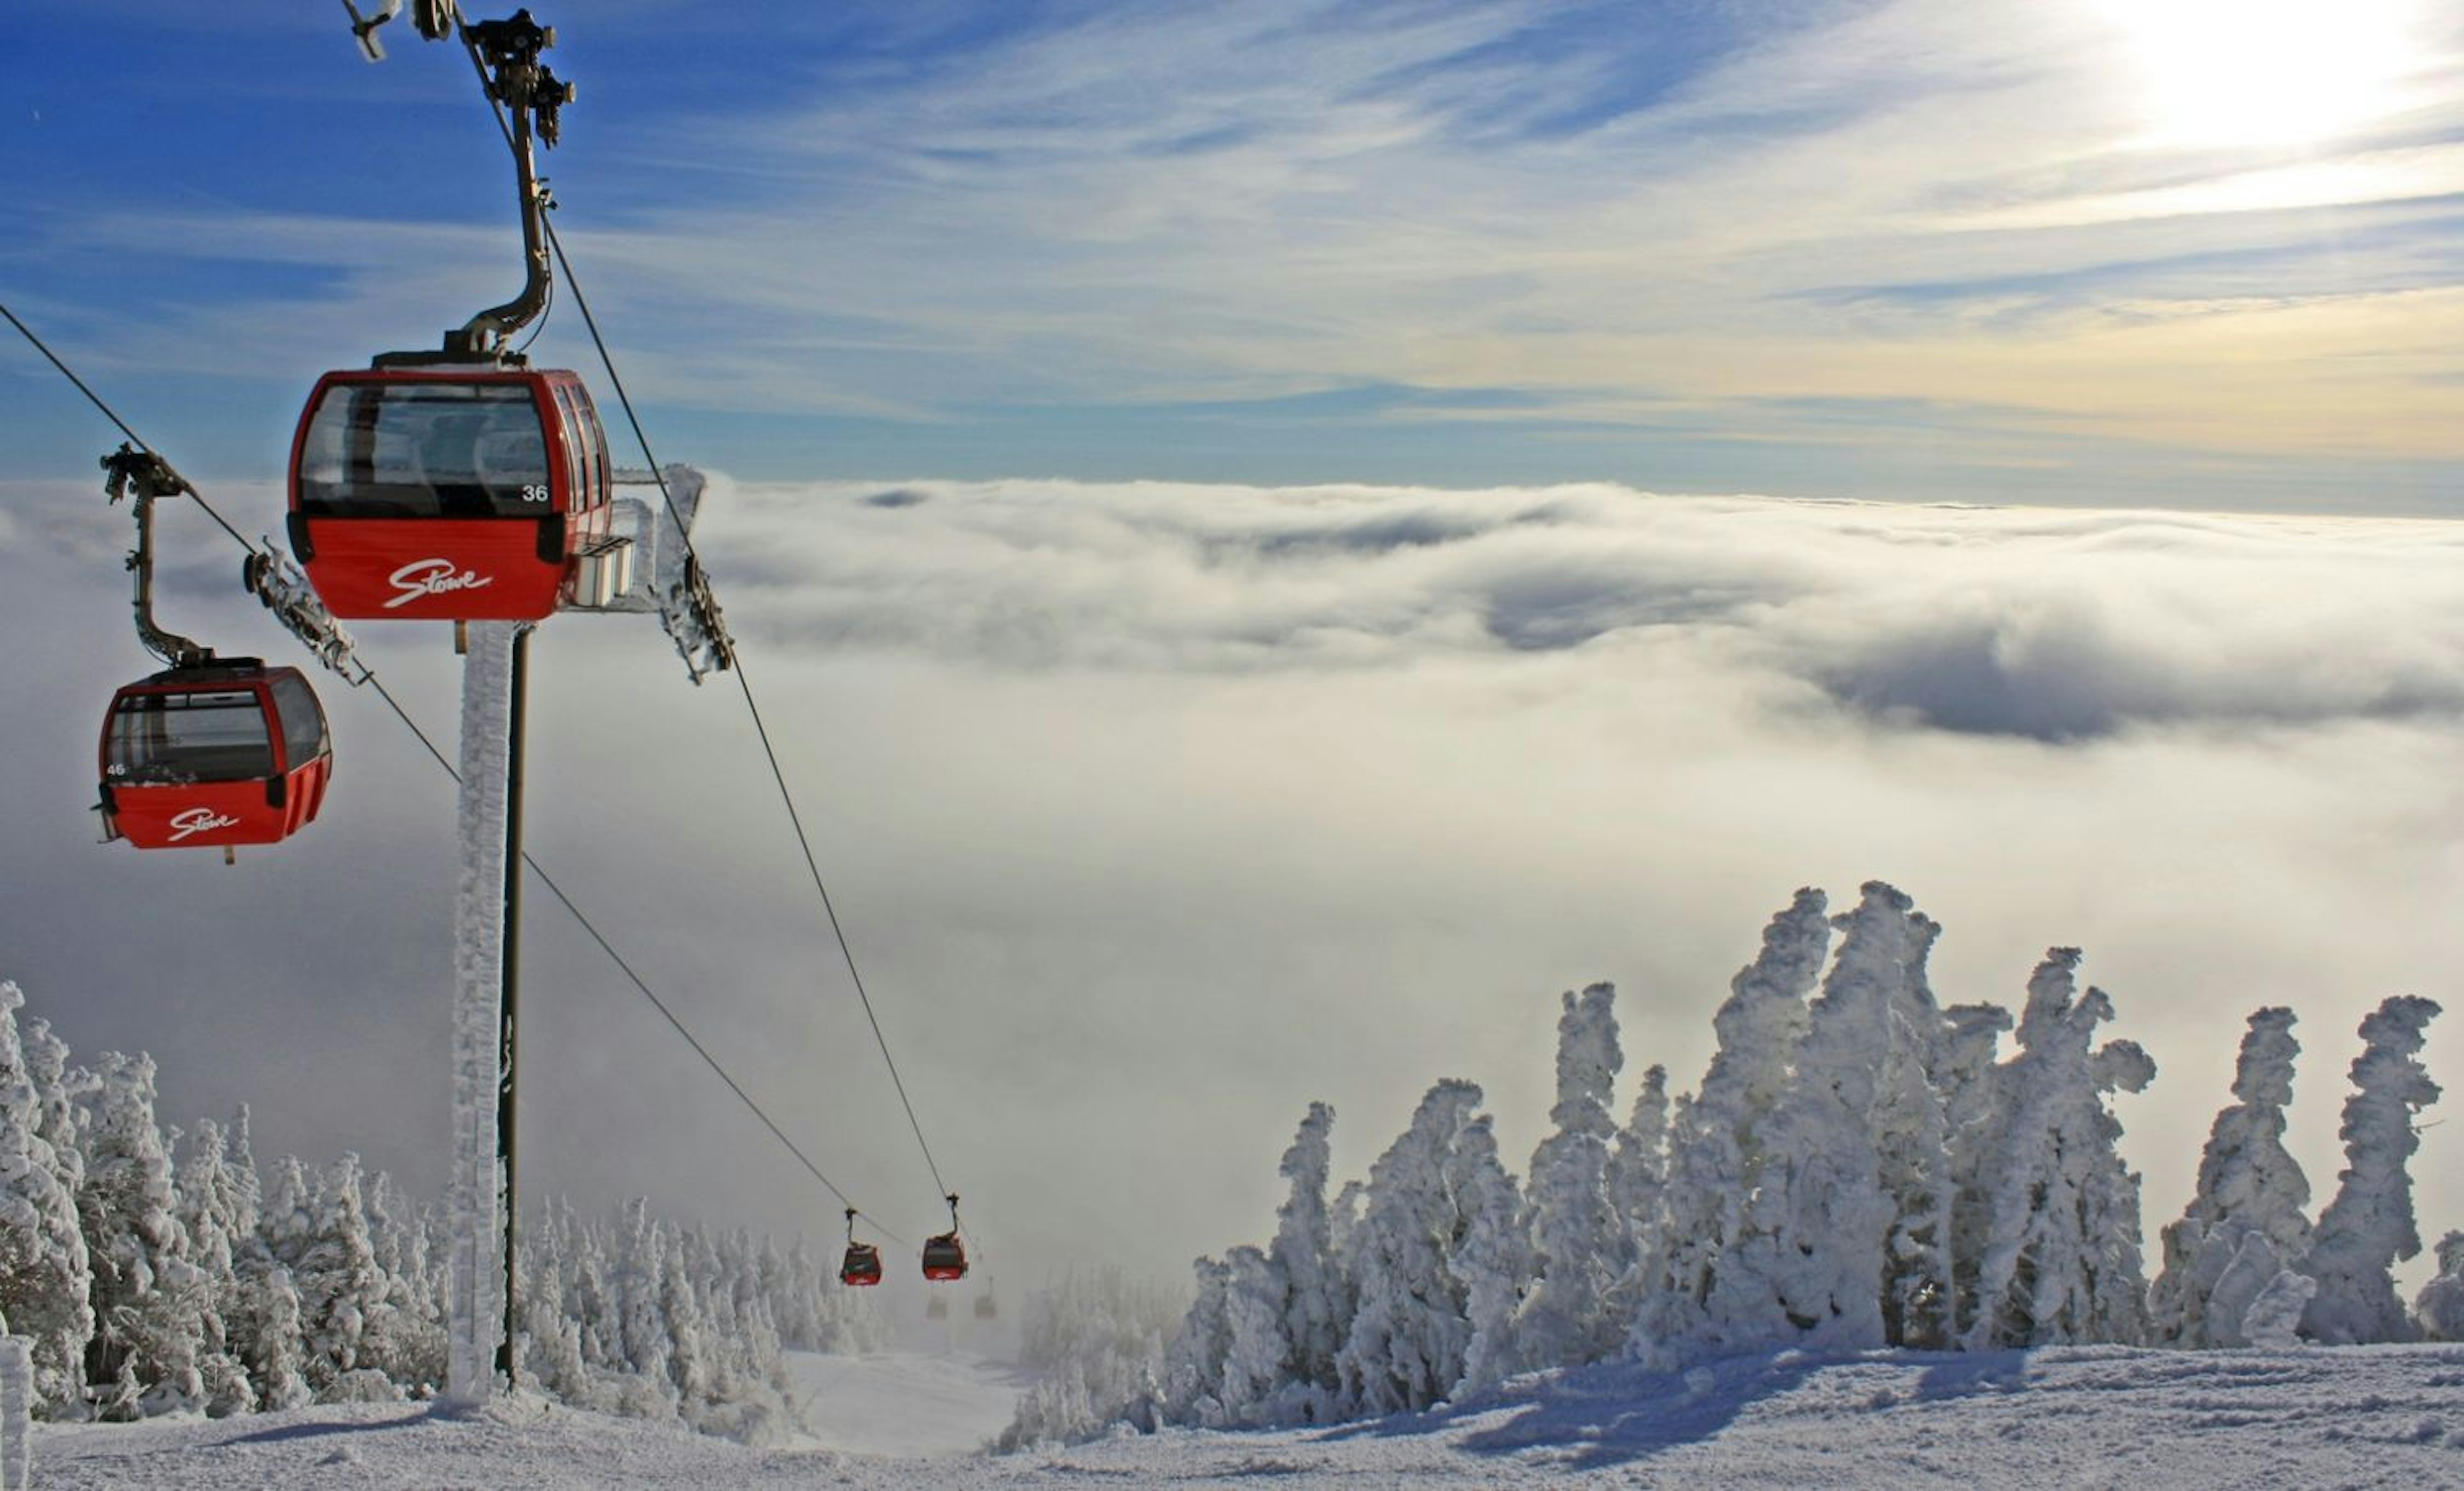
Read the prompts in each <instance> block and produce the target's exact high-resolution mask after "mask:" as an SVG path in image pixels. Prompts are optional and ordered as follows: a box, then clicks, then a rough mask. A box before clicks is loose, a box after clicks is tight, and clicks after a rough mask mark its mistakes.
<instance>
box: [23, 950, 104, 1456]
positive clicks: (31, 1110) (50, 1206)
mask: <svg viewBox="0 0 2464 1491" xmlns="http://www.w3.org/2000/svg"><path fill="white" fill-rule="evenodd" d="M24 1004H25V995H24V994H23V993H22V992H21V991H20V990H19V989H18V987H17V986H16V985H15V984H13V983H0V1314H5V1315H6V1316H7V1317H8V1319H9V1328H10V1330H11V1332H12V1333H14V1334H16V1335H20V1336H24V1337H27V1338H28V1339H29V1340H31V1341H32V1343H33V1374H34V1375H33V1392H34V1396H35V1398H36V1400H37V1402H38V1404H39V1405H40V1406H41V1408H42V1410H43V1411H44V1412H46V1413H49V1414H62V1413H67V1412H73V1411H74V1410H75V1408H76V1406H77V1404H78V1403H79V1402H80V1401H81V1399H82V1397H83V1392H82V1390H83V1387H84V1384H85V1350H86V1343H87V1342H88V1341H89V1340H91V1339H92V1337H93V1335H94V1307H93V1302H92V1297H91V1289H92V1278H93V1275H92V1270H91V1267H90V1265H89V1264H88V1262H87V1259H86V1246H85V1236H84V1234H83V1233H82V1232H81V1231H80V1230H79V1226H78V1220H77V1193H76V1192H75V1191H74V1190H73V1189H72V1188H71V1185H70V1182H69V1179H68V1177H69V1176H72V1175H76V1174H79V1173H82V1165H81V1163H80V1162H79V1161H78V1160H77V1157H76V1156H74V1155H72V1156H71V1157H70V1160H69V1162H68V1163H66V1164H63V1163H62V1162H61V1160H60V1157H59V1156H58V1155H57V1154H55V1152H54V1151H53V1150H52V1144H51V1141H50V1140H49V1139H47V1138H46V1137H44V1134H43V1127H44V1126H43V1099H42V1095H41V1093H39V1092H38V1091H37V1090H36V1087H35V1080H34V1074H33V1069H32V1068H31V1066H30V1065H29V1063H28V1061H27V1056H26V1048H25V1042H24V1041H23V1039H22V1037H21V1036H20V1034H19V1032H18V1028H17V1014H16V1012H17V1011H18V1010H19V1009H20V1008H22V1007H23V1006H24Z"/></svg>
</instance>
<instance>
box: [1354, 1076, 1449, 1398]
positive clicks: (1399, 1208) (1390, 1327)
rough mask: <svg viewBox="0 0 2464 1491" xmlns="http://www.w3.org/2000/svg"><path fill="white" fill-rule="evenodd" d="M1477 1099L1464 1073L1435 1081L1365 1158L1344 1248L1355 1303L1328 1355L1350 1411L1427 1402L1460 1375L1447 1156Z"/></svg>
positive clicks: (1447, 1387) (1442, 1395) (1438, 1394)
mask: <svg viewBox="0 0 2464 1491" xmlns="http://www.w3.org/2000/svg"><path fill="white" fill-rule="evenodd" d="M1480 1101H1481V1091H1480V1088H1479V1087H1478V1086H1477V1085H1474V1084H1472V1083H1468V1082H1464V1081H1462V1080H1460V1079H1455V1078H1449V1079H1446V1080H1444V1081H1441V1082H1440V1083H1439V1084H1438V1085H1435V1086H1433V1087H1431V1088H1430V1089H1429V1091H1428V1093H1427V1095H1426V1096H1424V1097H1423V1098H1421V1100H1420V1104H1419V1107H1418V1108H1417V1109H1416V1110H1414V1112H1413V1114H1412V1122H1411V1125H1410V1127H1408V1128H1407V1129H1404V1131H1403V1133H1402V1135H1401V1136H1400V1137H1398V1138H1397V1139H1396V1141H1395V1142H1394V1144H1393V1145H1391V1146H1390V1147H1388V1149H1387V1151H1386V1152H1385V1153H1384V1154H1382V1155H1380V1156H1379V1157H1378V1159H1377V1162H1376V1164H1375V1165H1373V1166H1372V1167H1371V1168H1370V1172H1369V1188H1368V1191H1367V1193H1366V1195H1365V1204H1364V1207H1363V1210H1362V1212H1361V1217H1360V1222H1359V1225H1358V1227H1357V1228H1356V1229H1355V1231H1354V1234H1353V1239H1352V1248H1351V1252H1350V1259H1351V1262H1352V1280H1353V1289H1354V1291H1355V1297H1356V1300H1357V1304H1356V1305H1354V1307H1353V1317H1352V1328H1351V1331H1350V1332H1349V1333H1348V1334H1347V1335H1346V1336H1345V1338H1344V1343H1343V1349H1342V1350H1341V1351H1339V1352H1337V1353H1336V1355H1335V1369H1336V1370H1337V1371H1338V1372H1339V1373H1340V1374H1341V1377H1342V1380H1343V1392H1344V1399H1345V1404H1346V1406H1347V1408H1349V1409H1351V1410H1353V1411H1355V1412H1359V1413H1366V1414H1396V1413H1403V1412H1406V1411H1409V1410H1415V1409H1421V1408H1426V1407H1428V1406H1429V1405H1430V1404H1432V1403H1435V1402H1437V1401H1438V1400H1439V1399H1441V1398H1442V1397H1444V1396H1445V1395H1446V1394H1448V1393H1449V1392H1453V1391H1454V1389H1455V1385H1456V1384H1457V1383H1459V1382H1461V1381H1462V1380H1463V1353H1464V1350H1465V1348H1468V1347H1469V1346H1470V1344H1471V1321H1470V1317H1469V1313H1468V1310H1467V1308H1466V1304H1465V1300H1464V1296H1463V1286H1462V1283H1461V1282H1460V1281H1459V1279H1458V1278H1457V1276H1456V1274H1455V1272H1454V1269H1453V1267H1452V1266H1451V1264H1452V1254H1453V1252H1454V1250H1455V1249H1456V1247H1458V1246H1459V1245H1460V1244H1461V1242H1462V1240H1463V1232H1462V1230H1461V1228H1462V1222H1463V1217H1462V1216H1461V1214H1460V1212H1459V1211H1458V1209H1457V1202H1456V1198H1455V1196H1454V1195H1451V1194H1450V1193H1449V1191H1448V1189H1447V1184H1446V1166H1447V1161H1448V1159H1449V1158H1450V1157H1451V1156H1452V1154H1453V1152H1454V1150H1455V1146H1456V1144H1457V1142H1458V1141H1459V1140H1460V1139H1461V1138H1462V1135H1463V1129H1464V1127H1465V1126H1466V1125H1468V1124H1469V1123H1470V1122H1471V1118H1472V1112H1473V1110H1474V1109H1475V1108H1477V1107H1479V1106H1480Z"/></svg>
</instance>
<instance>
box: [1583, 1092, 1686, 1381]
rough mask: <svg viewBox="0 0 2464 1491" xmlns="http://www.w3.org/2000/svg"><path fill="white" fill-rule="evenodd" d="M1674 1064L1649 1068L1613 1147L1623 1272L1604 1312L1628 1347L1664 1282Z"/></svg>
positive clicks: (1618, 1341)
mask: <svg viewBox="0 0 2464 1491" xmlns="http://www.w3.org/2000/svg"><path fill="white" fill-rule="evenodd" d="M1668 1133H1669V1118H1668V1068H1666V1067H1664V1066H1660V1065H1657V1064H1655V1065H1651V1066H1646V1067H1644V1068H1643V1072H1642V1082H1641V1084H1640V1085H1639V1087H1638V1088H1637V1089H1636V1091H1635V1095H1634V1107H1633V1109H1632V1111H1631V1112H1629V1113H1628V1114H1627V1115H1626V1121H1625V1127H1624V1128H1622V1129H1618V1130H1617V1144H1616V1146H1615V1147H1614V1148H1613V1149H1611V1150H1610V1151H1609V1173H1608V1195H1609V1213H1610V1215H1611V1216H1612V1217H1615V1218H1616V1227H1617V1237H1618V1244H1617V1269H1618V1272H1617V1277H1616V1278H1615V1279H1614V1280H1612V1281H1611V1282H1610V1284H1609V1288H1608V1293H1607V1295H1606V1297H1605V1298H1604V1299H1603V1300H1602V1302H1601V1305H1600V1312H1601V1314H1602V1316H1603V1317H1604V1318H1605V1320H1606V1321H1607V1322H1608V1324H1609V1326H1610V1327H1612V1329H1613V1332H1614V1336H1613V1340H1612V1342H1611V1345H1612V1347H1614V1348H1622V1347H1623V1346H1624V1345H1625V1343H1626V1340H1627V1338H1628V1337H1629V1336H1630V1335H1631V1334H1632V1333H1633V1330H1634V1326H1635V1322H1636V1320H1637V1318H1638V1317H1639V1315H1640V1314H1641V1312H1642V1309H1643V1306H1644V1304H1645V1302H1646V1301H1647V1300H1648V1299H1649V1298H1650V1297H1651V1294H1652V1291H1654V1290H1656V1289H1658V1288H1660V1287H1661V1282H1662V1279H1663V1276H1664V1273H1665V1270H1666V1268H1667V1251H1666V1248H1665V1246H1664V1243H1663V1238H1662V1233H1661V1193H1662V1191H1664V1190H1665V1188H1666V1187H1667V1184H1668Z"/></svg>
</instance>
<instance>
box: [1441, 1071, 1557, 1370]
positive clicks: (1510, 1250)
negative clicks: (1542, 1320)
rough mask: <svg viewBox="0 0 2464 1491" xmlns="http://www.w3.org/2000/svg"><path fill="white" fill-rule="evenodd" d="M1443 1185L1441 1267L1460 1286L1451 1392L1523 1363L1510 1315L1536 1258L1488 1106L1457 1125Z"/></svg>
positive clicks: (1521, 1297) (1517, 1306)
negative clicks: (1459, 1352) (1446, 1234)
mask: <svg viewBox="0 0 2464 1491" xmlns="http://www.w3.org/2000/svg"><path fill="white" fill-rule="evenodd" d="M1444 1175H1445V1186H1446V1191H1447V1194H1448V1195H1451V1196H1452V1197H1453V1199H1454V1207H1455V1218H1456V1219H1455V1226H1454V1236H1455V1237H1456V1238H1457V1239H1459V1240H1458V1241H1457V1243H1456V1244H1455V1247H1454V1249H1453V1251H1452V1252H1451V1253H1450V1254H1449V1255H1448V1256H1447V1259H1446V1268H1447V1271H1448V1272H1449V1273H1450V1274H1451V1275H1452V1276H1453V1278H1454V1281H1455V1283H1456V1285H1457V1286H1458V1287H1460V1288H1461V1289H1462V1291H1463V1319H1464V1321H1465V1322H1466V1323H1467V1324H1468V1325H1469V1326H1470V1327H1471V1335H1470V1337H1469V1339H1468V1340H1466V1341H1465V1342H1464V1343H1463V1374H1462V1376H1461V1377H1460V1378H1458V1379H1457V1381H1456V1384H1455V1387H1454V1388H1453V1389H1452V1390H1451V1392H1479V1391H1481V1390H1482V1389H1485V1388H1488V1387H1491V1386H1494V1385H1495V1384H1496V1383H1498V1382H1501V1381H1503V1380H1504V1379H1505V1378H1506V1377H1507V1376H1508V1375H1510V1374H1511V1373H1513V1372H1515V1371H1517V1370H1521V1369H1522V1367H1523V1365H1524V1359H1523V1355H1522V1350H1521V1348H1520V1345H1519V1342H1518V1338H1517V1333H1516V1328H1515V1321H1516V1318H1517V1315H1518V1314H1519V1312H1520V1311H1521V1309H1522V1307H1523V1303H1524V1298H1525V1296H1526V1294H1527V1293H1528V1292H1529V1287H1530V1280H1531V1275H1532V1272H1533V1270H1534V1268H1535V1266H1536V1261H1535V1260H1534V1258H1533V1256H1532V1252H1531V1235H1530V1233H1529V1229H1528V1228H1527V1227H1526V1225H1525V1217H1526V1216H1527V1215H1528V1214H1527V1212H1526V1210H1525V1205H1524V1199H1523V1196H1522V1195H1521V1193H1520V1190H1519V1188H1518V1187H1517V1186H1516V1185H1515V1183H1514V1177H1513V1176H1512V1175H1511V1174H1509V1173H1507V1169H1506V1167H1505V1166H1504V1165H1503V1164H1501V1163H1500V1162H1499V1160H1498V1157H1497V1135H1496V1132H1495V1130H1494V1129H1493V1128H1492V1121H1491V1119H1490V1118H1489V1116H1488V1115H1487V1114H1486V1113H1482V1114H1480V1115H1479V1116H1477V1117H1475V1118H1473V1119H1472V1120H1471V1122H1469V1123H1467V1124H1465V1125H1463V1131H1462V1133H1461V1134H1460V1135H1458V1136H1457V1138H1456V1140H1455V1144H1454V1147H1453V1149H1452V1150H1451V1151H1448V1153H1447V1155H1446V1161H1445V1167H1444Z"/></svg>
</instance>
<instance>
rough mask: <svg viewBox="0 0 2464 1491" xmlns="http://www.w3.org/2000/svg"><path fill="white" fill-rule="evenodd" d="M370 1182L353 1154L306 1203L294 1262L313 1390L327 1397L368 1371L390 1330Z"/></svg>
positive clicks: (326, 1176)
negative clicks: (366, 1189) (371, 1228)
mask: <svg viewBox="0 0 2464 1491" xmlns="http://www.w3.org/2000/svg"><path fill="white" fill-rule="evenodd" d="M362 1176H363V1172H362V1171H361V1169H360V1157H359V1156H358V1155H356V1154H345V1155H343V1156H342V1157H341V1159H340V1160H339V1161H337V1162H336V1163H335V1164H334V1166H333V1167H332V1168H331V1169H329V1170H327V1171H326V1172H324V1173H323V1174H321V1175H320V1176H319V1178H318V1180H317V1182H316V1185H315V1189H314V1191H313V1193H312V1194H311V1195H309V1196H308V1197H307V1201H306V1210H307V1214H308V1217H309V1224H308V1230H307V1232H306V1234H305V1235H304V1237H302V1238H301V1239H299V1246H298V1250H297V1253H296V1254H295V1255H294V1258H293V1261H292V1266H291V1273H292V1280H293V1282H294V1283H296V1284H297V1287H298V1290H299V1312H300V1319H301V1324H302V1327H303V1328H304V1335H303V1337H302V1346H303V1348H304V1356H305V1361H306V1371H307V1377H308V1384H309V1386H310V1387H312V1388H315V1389H316V1390H318V1391H319V1392H323V1391H325V1390H326V1389H327V1388H328V1387H329V1386H331V1385H332V1384H333V1383H334V1382H335V1380H336V1379H338V1378H340V1377H341V1375H342V1374H343V1373H345V1372H350V1371H354V1370H358V1369H359V1368H361V1367H363V1366H364V1365H366V1364H365V1363H364V1362H363V1360H362V1353H363V1351H365V1350H366V1348H367V1345H368V1342H369V1339H370V1336H371V1335H372V1334H374V1335H375V1336H377V1337H378V1338H379V1339H382V1338H383V1337H384V1335H385V1331H386V1329H387V1328H388V1327H389V1326H390V1321H389V1319H388V1315H389V1311H388V1309H387V1306H386V1305H385V1276H384V1275H383V1273H382V1272H380V1271H379V1269H378V1268H377V1256H376V1246H375V1243H374V1242H373V1240H372V1239H370V1237H369V1235H368V1217H367V1211H366V1208H365V1207H364V1206H363V1203H362V1201H361V1187H362V1184H363V1179H362Z"/></svg>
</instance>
